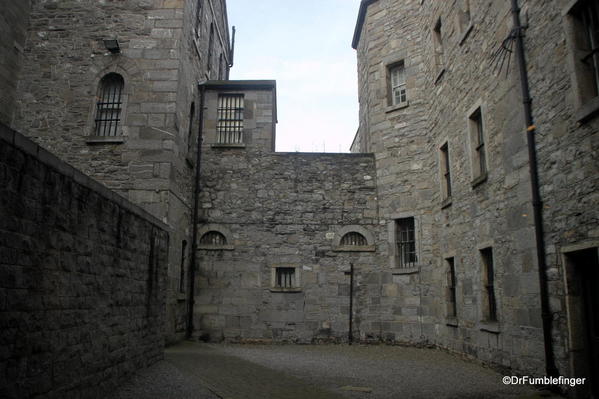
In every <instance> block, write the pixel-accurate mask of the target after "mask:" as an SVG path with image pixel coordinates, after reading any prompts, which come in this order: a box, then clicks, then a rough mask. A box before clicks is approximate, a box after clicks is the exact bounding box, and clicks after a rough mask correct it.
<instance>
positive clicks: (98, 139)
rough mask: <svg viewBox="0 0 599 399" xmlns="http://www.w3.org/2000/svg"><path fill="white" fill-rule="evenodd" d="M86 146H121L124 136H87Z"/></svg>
mask: <svg viewBox="0 0 599 399" xmlns="http://www.w3.org/2000/svg"><path fill="white" fill-rule="evenodd" d="M85 142H86V143H87V144H122V143H124V142H125V137H124V136H88V137H87V138H86V139H85Z"/></svg>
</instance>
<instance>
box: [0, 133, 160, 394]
mask: <svg viewBox="0 0 599 399" xmlns="http://www.w3.org/2000/svg"><path fill="white" fill-rule="evenodd" d="M0 183H1V184H0V186H1V189H0V201H1V207H0V219H2V221H3V223H2V224H1V225H0V254H1V255H0V276H1V278H0V330H1V333H0V340H1V347H2V351H1V352H0V396H2V397H3V398H29V397H49V398H71V397H72V398H74V397H85V398H103V397H106V396H105V395H106V393H107V392H108V391H109V390H110V389H112V388H113V387H114V386H115V385H116V384H117V383H119V382H120V381H122V380H123V379H124V378H125V377H127V376H128V375H130V374H131V373H132V372H133V371H135V370H136V369H138V368H140V367H145V366H148V365H150V364H152V363H154V362H156V361H157V360H159V359H161V358H162V348H163V346H164V337H163V333H162V331H163V323H164V309H165V291H166V267H167V256H168V254H167V251H168V233H167V230H166V229H167V227H166V226H165V225H164V224H162V223H161V222H160V221H158V220H157V219H155V218H154V217H152V216H150V215H149V214H148V213H146V212H145V211H143V210H141V209H140V208H137V207H136V206H135V205H132V204H131V203H129V202H128V201H126V200H125V199H123V198H122V197H121V196H119V195H118V194H116V193H113V192H111V191H109V190H108V189H106V188H105V187H104V186H102V185H101V184H99V183H97V182H95V181H93V180H92V179H90V178H89V177H87V176H85V175H83V174H81V173H80V172H78V171H77V170H75V169H74V168H72V167H70V166H69V165H67V164H65V163H63V162H62V161H59V160H58V159H57V158H56V157H54V156H53V155H51V154H50V153H48V152H47V151H45V150H44V149H42V148H40V147H38V146H37V145H35V144H34V143H33V142H31V141H29V140H28V139H26V138H24V137H23V136H22V135H20V134H19V133H16V132H14V131H12V130H9V129H8V128H6V127H5V126H3V125H0Z"/></svg>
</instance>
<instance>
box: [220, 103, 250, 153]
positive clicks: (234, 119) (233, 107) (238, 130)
mask: <svg viewBox="0 0 599 399" xmlns="http://www.w3.org/2000/svg"><path fill="white" fill-rule="evenodd" d="M243 111H244V99H243V94H221V95H219V96H218V122H217V125H216V133H217V138H216V141H217V142H218V143H219V144H242V143H243Z"/></svg>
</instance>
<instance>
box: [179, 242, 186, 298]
mask: <svg viewBox="0 0 599 399" xmlns="http://www.w3.org/2000/svg"><path fill="white" fill-rule="evenodd" d="M186 255H187V241H186V240H183V241H182V242H181V268H180V270H179V292H181V293H183V292H185V257H186Z"/></svg>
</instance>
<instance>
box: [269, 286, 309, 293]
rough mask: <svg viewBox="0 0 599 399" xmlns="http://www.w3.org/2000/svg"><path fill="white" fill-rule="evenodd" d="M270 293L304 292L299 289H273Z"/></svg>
mask: <svg viewBox="0 0 599 399" xmlns="http://www.w3.org/2000/svg"><path fill="white" fill-rule="evenodd" d="M269 291H270V292H302V289H301V288H299V287H296V288H274V287H271V288H270V289H269Z"/></svg>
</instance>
